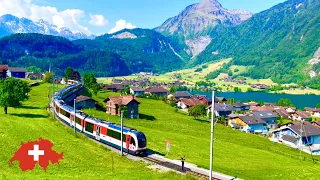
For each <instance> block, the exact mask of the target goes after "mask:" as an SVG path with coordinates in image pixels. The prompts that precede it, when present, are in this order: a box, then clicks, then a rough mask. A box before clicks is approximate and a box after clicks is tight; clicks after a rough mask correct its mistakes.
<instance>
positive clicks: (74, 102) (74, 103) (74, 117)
mask: <svg viewBox="0 0 320 180" xmlns="http://www.w3.org/2000/svg"><path fill="white" fill-rule="evenodd" d="M73 110H74V116H73V121H74V133H76V99H74V100H73Z"/></svg>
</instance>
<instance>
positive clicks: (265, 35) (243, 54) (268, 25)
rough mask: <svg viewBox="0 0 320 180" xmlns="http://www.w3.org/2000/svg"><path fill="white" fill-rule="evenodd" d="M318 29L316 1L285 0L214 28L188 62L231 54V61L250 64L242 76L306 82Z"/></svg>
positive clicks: (319, 14) (319, 5)
mask: <svg viewBox="0 0 320 180" xmlns="http://www.w3.org/2000/svg"><path fill="white" fill-rule="evenodd" d="M319 29H320V1H318V0H293V1H291V0H290V1H286V2H284V3H281V4H279V5H276V6H274V7H272V8H271V9H268V10H266V11H263V12H261V13H258V14H255V15H253V16H252V17H251V18H250V19H249V20H248V21H246V22H244V23H242V24H241V25H239V26H237V27H231V28H228V29H225V30H222V31H220V32H218V34H217V36H215V37H214V38H213V39H212V42H211V44H210V45H209V46H208V47H207V49H206V50H205V51H204V52H203V53H202V54H201V55H200V56H199V57H197V59H196V60H195V61H193V62H191V63H193V64H201V63H203V62H207V61H212V60H217V59H221V58H226V57H228V58H229V57H232V58H233V62H232V64H234V65H244V66H254V67H253V68H250V70H249V71H248V72H246V73H243V74H242V75H244V76H249V77H252V78H256V79H261V78H262V79H264V78H271V79H272V80H273V81H275V82H278V83H287V82H295V83H296V82H299V83H302V82H307V81H310V80H311V79H310V77H309V71H310V65H308V64H307V61H308V60H309V59H311V58H312V55H313V54H314V53H315V52H316V50H317V49H318V48H319V44H320V39H319V37H318V36H319V34H320V30H319ZM318 79H319V78H318ZM311 84H312V82H309V85H311Z"/></svg>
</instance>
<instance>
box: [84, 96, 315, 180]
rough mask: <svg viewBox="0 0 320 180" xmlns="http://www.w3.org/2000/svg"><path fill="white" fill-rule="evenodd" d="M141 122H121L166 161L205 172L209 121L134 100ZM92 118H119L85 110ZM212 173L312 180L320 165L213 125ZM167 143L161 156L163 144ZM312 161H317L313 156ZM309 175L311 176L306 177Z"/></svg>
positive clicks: (100, 98) (256, 138)
mask: <svg viewBox="0 0 320 180" xmlns="http://www.w3.org/2000/svg"><path fill="white" fill-rule="evenodd" d="M115 95H119V94H117V93H113V92H105V91H100V92H99V93H98V96H96V97H93V98H94V99H95V100H97V101H98V102H100V103H103V100H105V98H107V97H109V96H115ZM139 100H140V101H141V104H140V105H139V114H140V115H139V117H140V119H134V120H133V119H125V120H124V124H125V125H127V126H130V127H134V128H136V129H139V130H141V131H142V132H144V133H145V134H146V137H147V139H148V148H149V149H151V150H153V151H156V152H158V153H161V154H164V155H166V156H167V157H168V158H170V159H179V158H181V157H183V156H185V159H186V161H187V162H191V163H194V164H196V165H198V166H200V167H204V168H207V169H209V162H210V160H209V158H210V156H209V147H210V122H209V121H207V120H205V119H199V120H195V119H194V118H193V117H190V116H188V115H187V114H185V113H184V112H182V111H180V110H179V111H178V112H175V108H173V107H171V106H170V105H168V104H165V103H164V102H163V101H161V100H152V99H146V98H139ZM85 112H87V113H89V114H91V115H94V116H95V117H99V118H103V119H108V120H109V121H112V122H116V123H120V118H119V117H118V116H111V115H108V114H106V113H105V112H103V111H97V110H92V109H88V110H85ZM215 139H216V140H215V144H214V159H213V160H214V162H213V169H214V171H217V172H221V173H224V174H228V175H232V176H236V177H238V178H242V179H269V180H270V179H290V180H291V179H317V177H318V176H320V172H319V171H317V169H319V167H320V165H319V164H318V163H317V164H314V163H313V162H312V161H311V160H310V159H311V156H310V155H308V154H305V153H302V154H303V157H306V158H307V159H309V160H306V161H300V160H299V151H298V150H296V149H293V148H290V147H287V146H285V145H281V144H274V143H273V142H271V141H270V140H268V139H267V138H263V137H260V136H259V135H252V134H246V133H243V132H241V131H237V130H232V129H231V128H230V127H225V126H223V125H220V124H217V125H216V126H215ZM167 140H170V141H171V148H170V152H169V154H168V155H167V153H166V141H167ZM316 158H317V159H318V158H319V157H316ZM311 174H312V176H311Z"/></svg>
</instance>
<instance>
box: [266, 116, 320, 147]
mask: <svg viewBox="0 0 320 180" xmlns="http://www.w3.org/2000/svg"><path fill="white" fill-rule="evenodd" d="M272 139H273V141H278V142H283V143H284V144H286V145H289V146H291V147H293V148H301V149H302V150H303V151H305V152H308V153H310V149H311V151H312V152H313V153H319V152H320V128H318V127H316V126H314V125H312V124H311V123H310V122H292V123H290V124H288V125H286V126H282V127H280V128H279V129H276V130H274V131H272Z"/></svg>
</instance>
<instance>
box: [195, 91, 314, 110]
mask: <svg viewBox="0 0 320 180" xmlns="http://www.w3.org/2000/svg"><path fill="white" fill-rule="evenodd" d="M190 93H191V94H199V95H207V96H209V97H211V95H212V93H211V92H190ZM216 96H218V97H225V98H227V99H228V98H234V99H235V100H236V101H242V102H246V101H247V100H255V101H263V102H267V103H277V102H278V101H279V99H281V98H288V99H290V100H291V101H292V103H293V104H294V105H295V106H296V107H297V108H299V109H303V108H305V107H315V106H316V105H317V104H320V96H318V95H294V94H272V93H266V92H218V93H217V94H216Z"/></svg>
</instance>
